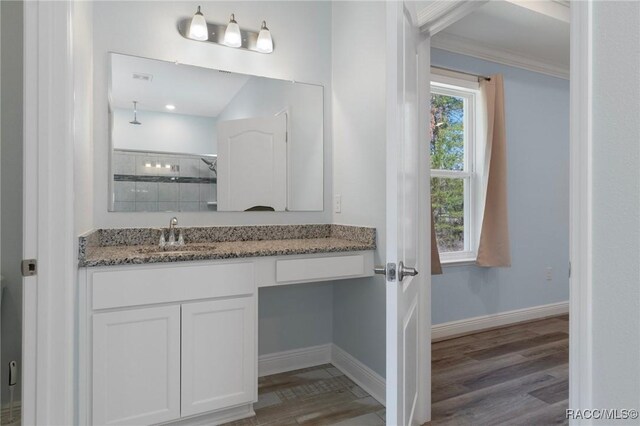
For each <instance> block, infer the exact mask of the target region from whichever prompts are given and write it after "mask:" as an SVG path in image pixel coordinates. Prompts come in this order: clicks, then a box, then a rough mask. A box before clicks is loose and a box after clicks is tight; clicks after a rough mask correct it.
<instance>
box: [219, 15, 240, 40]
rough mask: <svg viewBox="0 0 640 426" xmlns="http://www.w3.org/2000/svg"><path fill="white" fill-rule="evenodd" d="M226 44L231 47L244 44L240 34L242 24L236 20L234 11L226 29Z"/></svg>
mask: <svg viewBox="0 0 640 426" xmlns="http://www.w3.org/2000/svg"><path fill="white" fill-rule="evenodd" d="M223 43H224V44H226V45H227V46H229V47H240V46H242V35H241V34H240V26H239V25H238V23H237V22H236V16H235V15H234V14H233V13H232V14H231V18H230V19H229V23H228V24H227V29H226V30H225V31H224V41H223Z"/></svg>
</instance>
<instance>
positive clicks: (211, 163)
mask: <svg viewBox="0 0 640 426" xmlns="http://www.w3.org/2000/svg"><path fill="white" fill-rule="evenodd" d="M201 160H202V161H203V162H204V164H206V165H207V166H209V170H211V171H212V172H213V173H215V174H216V177H217V176H218V159H217V158H216V159H215V160H213V161H209V160H207V159H206V158H201Z"/></svg>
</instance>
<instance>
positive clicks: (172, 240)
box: [159, 217, 184, 249]
mask: <svg viewBox="0 0 640 426" xmlns="http://www.w3.org/2000/svg"><path fill="white" fill-rule="evenodd" d="M177 226H178V218H177V217H172V218H171V220H170V221H169V240H168V241H166V240H165V239H164V231H161V232H160V244H159V245H160V248H164V249H166V248H167V247H175V246H183V245H184V237H183V236H182V230H180V236H179V237H178V241H176V231H175V229H176V227H177Z"/></svg>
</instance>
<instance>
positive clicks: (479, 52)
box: [431, 33, 569, 80]
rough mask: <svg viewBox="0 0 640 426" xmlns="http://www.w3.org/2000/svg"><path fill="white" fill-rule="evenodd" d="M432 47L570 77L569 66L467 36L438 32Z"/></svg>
mask: <svg viewBox="0 0 640 426" xmlns="http://www.w3.org/2000/svg"><path fill="white" fill-rule="evenodd" d="M431 47H433V48H436V49H442V50H447V51H449V52H453V53H459V54H461V55H467V56H472V57H474V58H478V59H484V60H486V61H491V62H496V63H498V64H503V65H509V66H512V67H516V68H522V69H525V70H529V71H533V72H537V73H540V74H546V75H550V76H552V77H558V78H563V79H565V80H568V79H569V68H567V67H563V66H559V65H556V64H552V63H549V62H545V61H541V60H539V59H532V58H530V57H526V56H522V55H520V54H518V53H515V52H512V51H510V50H506V49H502V48H499V47H496V46H490V45H487V44H480V43H478V42H477V41H475V40H471V39H468V38H466V37H459V36H454V35H451V34H443V33H441V34H438V36H437V37H434V38H432V39H431Z"/></svg>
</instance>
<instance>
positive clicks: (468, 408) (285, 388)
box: [229, 315, 569, 426]
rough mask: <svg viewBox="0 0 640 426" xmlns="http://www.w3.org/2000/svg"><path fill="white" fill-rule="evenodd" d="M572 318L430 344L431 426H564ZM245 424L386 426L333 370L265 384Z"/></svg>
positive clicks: (369, 401)
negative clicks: (552, 425)
mask: <svg viewBox="0 0 640 426" xmlns="http://www.w3.org/2000/svg"><path fill="white" fill-rule="evenodd" d="M568 332H569V318H568V316H566V315H565V316H561V317H554V318H549V319H544V320H541V321H535V322H529V323H525V324H519V325H514V326H509V327H504V328H499V329H495V330H490V331H485V332H481V333H476V334H471V335H467V336H463V337H459V338H456V339H450V340H444V341H441V342H436V343H433V345H432V369H433V372H432V379H433V382H432V399H433V405H432V414H433V416H432V418H433V420H432V421H431V422H430V423H429V424H430V425H474V426H475V425H500V424H505V425H551V424H567V420H565V418H564V417H565V409H566V408H567V398H568V393H569V391H568V376H569V369H568V362H569V354H568V351H569V341H568V338H569V335H568ZM258 393H259V400H258V403H257V404H255V405H254V408H255V412H256V416H254V417H251V418H248V419H244V420H240V421H237V422H233V423H229V425H234V426H245V425H252V426H253V425H283V426H287V425H329V424H332V425H334V424H337V425H342V426H345V425H352V426H375V425H383V424H384V416H385V411H384V407H383V406H382V405H380V404H379V403H378V402H377V401H376V400H375V399H373V398H372V397H371V396H369V395H368V394H367V393H366V392H365V391H364V390H362V389H361V388H360V387H358V386H357V385H356V384H355V383H353V382H352V381H351V380H350V379H349V378H348V377H346V376H344V375H343V374H342V373H341V372H340V371H339V370H338V369H336V368H335V367H333V366H332V365H331V364H326V365H321V366H319V367H313V368H306V369H303V370H296V371H291V372H288V373H282V374H275V375H273V376H267V377H261V378H260V380H259V387H258Z"/></svg>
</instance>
